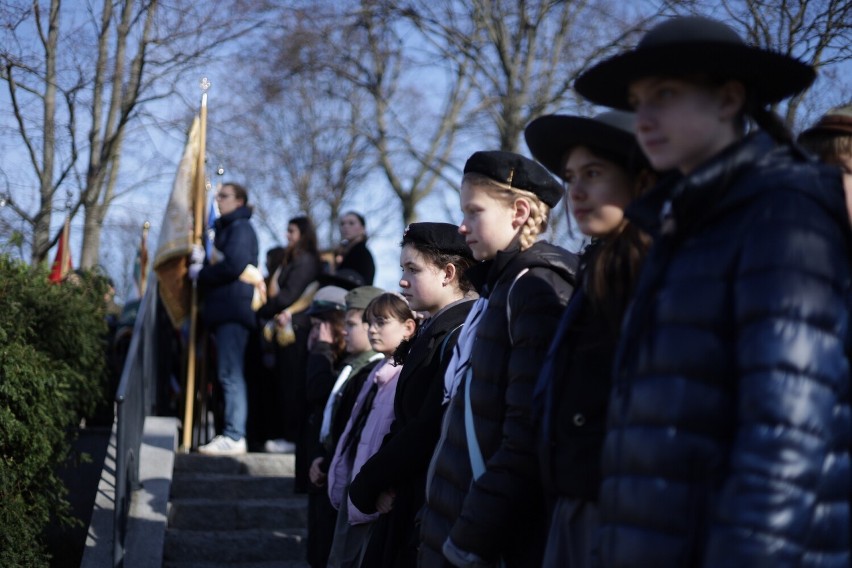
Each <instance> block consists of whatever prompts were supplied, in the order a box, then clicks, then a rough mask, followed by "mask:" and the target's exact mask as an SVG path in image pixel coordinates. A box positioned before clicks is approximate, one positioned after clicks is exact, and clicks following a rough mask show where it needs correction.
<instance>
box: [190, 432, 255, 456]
mask: <svg viewBox="0 0 852 568" xmlns="http://www.w3.org/2000/svg"><path fill="white" fill-rule="evenodd" d="M198 453H199V454H205V455H208V456H240V455H242V454H244V453H246V439H245V438H240V439H239V440H233V439H231V438H229V437H227V436H221V435H220V436H216V437H215V438H213V439H212V440H210V442H209V443H207V444H204V445H203V446H199V448H198Z"/></svg>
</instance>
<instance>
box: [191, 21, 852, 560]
mask: <svg viewBox="0 0 852 568" xmlns="http://www.w3.org/2000/svg"><path fill="white" fill-rule="evenodd" d="M814 77H815V72H814V70H813V69H812V68H811V67H810V66H808V65H805V64H804V63H802V62H800V61H798V60H797V59H795V58H793V57H791V56H789V55H786V54H780V53H776V52H773V51H769V50H764V49H760V48H756V47H753V46H750V45H747V44H745V43H744V42H743V41H742V40H741V38H740V37H739V36H738V35H737V34H736V32H734V31H733V30H732V29H731V28H730V27H728V26H727V25H726V24H724V23H721V22H718V21H715V20H712V19H707V18H699V17H678V18H672V19H668V20H665V21H663V22H661V23H659V24H658V25H657V26H655V27H653V28H652V29H651V30H650V31H648V32H647V33H646V34H645V35H644V37H643V38H642V39H641V41H640V42H639V43H638V45H637V46H636V47H635V48H633V49H631V50H628V51H625V52H623V53H621V54H619V55H616V56H614V57H611V58H608V59H605V60H603V61H600V62H598V63H597V64H595V65H593V66H592V67H590V68H589V69H588V70H587V71H585V72H584V73H583V74H582V75H580V77H579V78H578V79H577V81H576V83H575V89H576V92H577V93H578V94H579V95H580V96H582V97H584V98H585V99H586V100H588V101H590V102H591V103H594V104H596V105H600V106H603V107H608V108H610V109H611V110H608V111H605V112H602V113H600V114H597V115H596V116H593V117H586V116H574V115H547V116H542V117H540V118H538V119H536V120H534V121H533V122H532V123H530V124H529V125H528V126H527V128H526V130H525V139H526V142H527V146H528V148H529V150H530V153H531V154H532V156H533V158H534V160H533V159H529V158H526V157H524V156H522V155H520V154H516V153H512V152H504V151H488V150H483V151H477V152H475V153H473V154H472V155H471V156H470V157H469V158H468V160H467V161H466V163H465V164H464V169H463V171H464V173H463V177H462V178H461V180H460V185H459V188H460V210H461V216H462V221H461V224H460V225H458V226H456V225H453V224H449V223H439V222H421V223H412V224H411V225H409V226H408V227H407V228H406V229H405V232H404V233H403V235H402V236H401V239H400V255H399V259H398V263H399V266H400V268H401V271H402V272H401V277H400V280H399V291H396V290H382V289H379V288H377V287H374V286H373V285H372V284H373V277H374V274H375V263H374V261H373V257H372V255H371V253H370V251H369V249H368V248H367V247H366V241H367V238H366V223H365V220H364V218H363V217H362V216H361V215H359V214H357V213H354V212H350V213H346V214H344V215H343V216H342V217H341V219H340V229H341V237H342V241H341V245H340V247H339V248H338V249H337V250H335V251H334V252H333V254H332V255H331V258H330V259H329V260H328V261H325V262H324V261H323V260H322V259H321V257H320V254H319V252H318V250H317V239H316V234H315V231H314V229H313V226H312V225H311V222H310V220H309V219H307V218H306V217H296V218H293V219H291V220H290V223H289V227H288V231H287V238H288V246H287V247H286V248H284V249H281V250H278V251H270V254H269V255H268V256H267V270H268V273H269V275H270V276H269V279H268V282H267V283H266V289H265V290H266V301H265V303H264V304H263V305H262V306H260V307H259V308H258V309H257V310H256V311H253V310H252V308H251V300H252V296H253V293H254V292H255V290H254V286H253V285H252V284H251V283H249V282H247V281H246V279H245V278H242V275H243V274H244V271H245V270H246V266H247V265H250V264H254V263H256V260H257V256H258V251H257V239H256V236H255V235H254V231H253V230H252V228H251V224H250V223H249V218H250V217H251V207H250V205H249V201H248V195H247V191H246V190H245V188H244V187H242V186H241V185H239V184H236V183H229V184H225V185H224V186H223V187H222V189H221V191H220V192H219V194H218V195H217V201H218V204H219V207H220V210H221V212H222V216H221V217H220V218H219V219H218V220H217V222H216V225H217V226H216V237H215V248H216V250H217V251H218V253H219V254H218V255H214V256H216V258H205V257H204V255H203V254H201V253H200V252H198V253H197V254H196V253H194V254H193V256H192V259H191V261H192V264H191V266H190V277H191V278H193V279H196V280H197V282H198V285H199V287H200V288H201V290H202V292H203V294H204V298H205V304H204V316H205V320H206V322H207V324H208V325H209V326H210V327H211V329H212V330H213V334H214V336H215V339H216V345H217V349H216V353H217V368H218V378H219V382H220V384H221V387H222V392H223V395H224V422H223V426H222V428H221V433H220V435H218V436H216V437H215V438H214V439H213V440H212V441H210V442H209V443H208V444H206V445H204V446H201V447H200V448H199V452H201V453H206V454H211V455H235V454H239V453H244V452H245V451H247V449H248V448H249V446H251V439H249V442H248V443H247V441H246V437H247V433H246V432H247V426H246V423H247V408H250V407H251V405H250V404H249V403H248V402H247V394H246V391H247V388H246V378H245V377H246V374H247V373H246V369H245V366H244V363H243V362H244V361H245V360H252V358H250V357H244V355H245V354H246V352H247V347H248V345H247V344H248V343H249V336H250V330H251V329H255V328H257V329H261V330H263V331H262V333H260V334H259V336H260V337H262V340H261V343H262V344H263V345H265V347H263V348H261V349H260V351H259V353H260V355H259V356H258V357H257V358H255V360H257V361H262V362H264V364H263V367H264V368H265V369H266V372H267V376H268V378H269V379H270V380H267V381H265V385H266V386H265V387H264V388H267V389H271V391H270V392H266V393H262V394H261V396H260V397H259V400H261V401H263V402H264V403H265V406H261V407H259V410H258V413H259V415H262V418H259V419H258V420H257V422H256V424H255V425H254V428H255V429H256V436H255V437H256V438H257V439H259V440H262V441H263V449H265V450H266V451H295V453H296V471H297V473H296V475H297V485H296V487H297V491H302V492H306V493H308V494H309V513H308V524H309V526H308V559H307V560H308V562H309V564H310V565H311V566H313V567H322V566H333V567H356V566H362V567H385V566H388V567H391V566H393V567H413V566H422V567H449V566H457V567H498V566H506V567H521V568H526V567H533V566H547V567H569V568H575V567H577V568H586V567H593V566H595V567H596V566H602V567H633V566H635V567H642V568H644V567H648V566H657V567H681V566H749V567H751V566H773V567H780V566H849V564H850V534H851V533H852V519H850V506H852V490H851V488H850V481H849V480H850V479H852V471H850V455H852V406H850V396H852V395H851V394H850V393H852V388H851V387H852V384H850V365H849V360H850V353H852V349H850V348H851V347H852V331H850V318H849V314H850V307H852V270H850V268H851V267H852V264H850V263H852V231H850V217H852V105H850V106H846V107H841V108H838V109H834V110H832V111H830V112H828V113H826V115H825V116H824V117H823V118H822V119H821V120H820V121H819V122H817V123H816V124H814V125H813V126H812V127H811V128H809V129H807V130H806V131H805V132H803V133H802V134H801V135H800V136H799V139H798V140H794V139H793V137H792V135H791V134H790V133H789V132H788V131H787V130H786V128H785V127H784V126H783V123H782V122H781V121H780V119H779V118H778V117H777V116H776V115H775V114H774V113H773V112H772V111H771V110H770V105H774V104H776V103H778V102H780V101H782V100H784V99H786V98H788V97H791V96H795V95H797V94H799V93H801V92H802V91H803V90H804V89H806V88H807V87H808V86H809V85H810V84H811V82H812V81H813V80H814ZM838 166H839V167H838ZM844 188H845V193H844ZM563 199H564V202H565V207H566V208H567V211H568V212H569V214H570V215H569V216H570V217H572V218H573V223H574V225H575V226H576V227H577V229H578V230H579V231H580V232H581V233H582V234H583V235H585V236H586V237H587V238H588V245H587V246H585V247H584V248H583V250H582V251H581V252H579V253H573V252H569V251H567V250H565V249H563V248H560V247H558V246H555V245H553V244H550V243H548V242H546V241H545V240H544V239H542V234H543V233H544V231H545V230H546V228H547V224H548V218H549V216H550V214H551V212H552V210H553V208H554V207H557V206H558V205H559V203H560V201H562V200H563ZM387 261H388V262H390V260H389V259H388V260H387ZM393 262H394V263H396V262H397V259H394V260H393ZM249 390H250V389H249ZM249 430H251V428H249ZM249 438H251V436H249Z"/></svg>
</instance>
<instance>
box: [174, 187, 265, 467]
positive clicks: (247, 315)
mask: <svg viewBox="0 0 852 568" xmlns="http://www.w3.org/2000/svg"><path fill="white" fill-rule="evenodd" d="M216 202H217V203H218V205H219V212H220V213H221V216H220V217H219V218H218V219H217V220H216V238H215V240H214V246H215V250H214V251H213V254H212V255H211V257H210V258H206V259H205V260H204V263H203V264H202V263H201V262H200V260H201V258H203V250H202V251H199V250H198V249H195V250H193V255H192V260H193V262H192V264H191V265H190V267H189V277H190V278H192V279H194V280H196V281H197V282H198V287H199V289H200V290H201V293H202V294H203V297H204V311H203V317H204V322H205V323H206V324H207V325H208V326H210V328H211V329H212V330H213V337H214V338H215V340H216V354H217V368H218V372H219V384H220V385H221V386H222V392H223V394H224V399H225V426H224V429H223V431H222V433H221V435H218V436H216V437H215V438H213V440H212V441H210V443H208V444H205V445H203V446H201V447H199V448H198V451H199V452H200V453H202V454H208V455H220V456H225V455H239V454H244V453H246V438H245V436H246V417H247V415H248V403H247V401H246V381H245V374H244V368H243V365H244V357H245V350H246V344H247V343H248V338H249V332H250V331H251V329H252V328H253V327H254V325H255V315H254V311H252V308H251V301H252V295H253V294H254V286H253V285H252V284H248V283H246V282H243V281H242V280H241V279H240V276H241V275H242V274H243V272H244V271H245V269H246V267H247V266H249V265H257V257H258V245H257V235H256V234H255V232H254V228H252V226H251V222H250V221H249V219H251V214H252V210H251V208H250V207H249V206H248V192H247V191H246V189H245V188H244V187H243V186H241V185H239V184H236V183H226V184H224V185H223V186H222V188H221V189H220V190H219V192H218V193H217V194H216ZM199 252H200V253H201V254H199Z"/></svg>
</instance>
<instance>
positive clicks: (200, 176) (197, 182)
mask: <svg viewBox="0 0 852 568" xmlns="http://www.w3.org/2000/svg"><path fill="white" fill-rule="evenodd" d="M209 88H210V82H209V81H208V80H207V77H204V78H203V79H202V80H201V90H202V94H201V119H200V121H199V136H198V162H197V163H196V167H195V179H194V180H193V184H194V185H193V210H192V218H193V225H192V244H193V245H201V232H202V230H203V228H204V227H203V225H204V201H205V191H204V190H205V176H204V154H205V151H206V143H207V89H209ZM197 336H198V285H197V283H196V282H195V281H193V282H192V296H191V300H190V304H189V347H188V359H187V364H186V391H185V393H184V412H183V436H182V443H181V449H182V450H183V451H184V452H189V450H190V449H191V447H192V429H193V416H194V412H195V358H196V354H195V348H196V346H195V343H196V337H197Z"/></svg>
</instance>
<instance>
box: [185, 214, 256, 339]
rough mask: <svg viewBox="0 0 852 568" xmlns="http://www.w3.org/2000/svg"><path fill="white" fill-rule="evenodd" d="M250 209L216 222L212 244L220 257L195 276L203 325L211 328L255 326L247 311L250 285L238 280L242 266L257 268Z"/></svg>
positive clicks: (249, 311) (249, 309)
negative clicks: (231, 324)
mask: <svg viewBox="0 0 852 568" xmlns="http://www.w3.org/2000/svg"><path fill="white" fill-rule="evenodd" d="M251 213H252V211H251V208H249V207H245V206H243V207H239V208H237V209H235V210H234V211H231V212H230V213H228V214H227V215H222V216H221V217H219V218H218V219H216V239H215V240H214V242H213V245H214V246H215V247H216V249H217V250H219V251H220V252H221V253H222V254H223V255H224V258H223V259H222V260H220V261H219V262H217V263H216V264H205V265H204V268H203V269H202V270H201V272H199V273H198V286H199V288H200V289H201V291H202V293H203V294H204V322H205V323H206V324H207V325H209V326H212V327H215V326H217V325H219V324H223V323H240V324H242V325H244V326H246V327H247V328H249V329H252V328H254V327H255V315H254V312H253V311H252V309H251V298H252V295H253V294H254V286H252V285H251V284H246V283H245V282H241V281H240V280H239V278H240V274H242V273H243V270H245V269H246V266H248V265H249V264H253V265H255V266H257V255H258V246H257V235H256V234H255V232H254V228H253V227H252V226H251V222H250V221H249V219H251Z"/></svg>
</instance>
